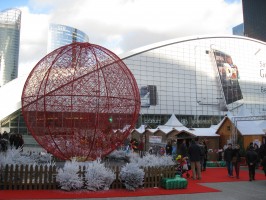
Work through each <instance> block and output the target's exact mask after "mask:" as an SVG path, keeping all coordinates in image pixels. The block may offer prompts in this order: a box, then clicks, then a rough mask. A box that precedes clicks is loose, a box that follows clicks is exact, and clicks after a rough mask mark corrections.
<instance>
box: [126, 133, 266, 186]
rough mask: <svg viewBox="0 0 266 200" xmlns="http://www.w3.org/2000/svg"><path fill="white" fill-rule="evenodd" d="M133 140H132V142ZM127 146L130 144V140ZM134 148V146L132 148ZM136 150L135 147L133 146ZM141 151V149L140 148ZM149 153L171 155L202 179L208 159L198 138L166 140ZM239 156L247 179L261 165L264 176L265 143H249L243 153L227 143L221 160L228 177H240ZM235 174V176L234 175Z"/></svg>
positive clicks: (195, 177)
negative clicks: (245, 170)
mask: <svg viewBox="0 0 266 200" xmlns="http://www.w3.org/2000/svg"><path fill="white" fill-rule="evenodd" d="M134 143H135V142H133V144H134ZM129 146H131V147H132V146H134V145H132V141H131V143H130V145H129ZM132 149H134V148H132ZM135 150H137V147H135ZM141 151H143V150H141ZM148 153H150V154H156V155H161V156H163V155H167V156H172V157H173V159H174V160H175V161H177V162H178V163H179V164H181V163H182V165H184V164H185V165H186V168H187V165H188V166H189V170H190V169H191V172H192V179H198V180H200V179H202V173H203V172H204V171H205V170H206V165H207V161H208V147H207V140H201V141H199V138H194V139H189V140H185V139H184V140H179V141H174V142H173V141H168V142H167V144H166V145H165V146H158V147H150V149H149V150H148ZM241 157H245V158H246V164H247V167H248V170H249V181H253V180H255V171H256V169H258V168H259V167H262V169H263V171H264V174H265V176H266V145H265V144H262V145H260V146H259V145H258V144H257V143H250V145H249V146H248V147H247V149H246V151H245V153H244V154H243V151H241V150H240V146H239V145H238V144H235V145H232V144H231V143H229V144H228V145H227V146H226V147H225V149H224V151H223V158H222V160H224V161H225V163H226V168H227V173H228V176H229V177H236V178H237V179H239V177H240V165H241V163H242V160H241ZM234 174H235V176H234Z"/></svg>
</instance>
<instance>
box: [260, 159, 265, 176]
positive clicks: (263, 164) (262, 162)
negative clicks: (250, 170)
mask: <svg viewBox="0 0 266 200" xmlns="http://www.w3.org/2000/svg"><path fill="white" fill-rule="evenodd" d="M261 166H262V170H263V172H264V175H265V176H266V156H264V157H263V159H262V161H261Z"/></svg>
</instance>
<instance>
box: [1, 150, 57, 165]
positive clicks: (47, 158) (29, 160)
mask: <svg viewBox="0 0 266 200" xmlns="http://www.w3.org/2000/svg"><path fill="white" fill-rule="evenodd" d="M0 160H1V162H0V164H1V165H2V166H4V165H6V164H8V165H11V164H13V165H29V164H31V165H41V164H46V165H55V162H54V161H53V158H52V155H51V154H49V153H45V152H40V153H30V152H23V151H22V148H18V149H15V148H12V149H11V148H9V149H8V150H7V151H6V152H1V153H0Z"/></svg>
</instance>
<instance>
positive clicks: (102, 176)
mask: <svg viewBox="0 0 266 200" xmlns="http://www.w3.org/2000/svg"><path fill="white" fill-rule="evenodd" d="M85 179H86V183H85V187H86V188H87V189H88V190H92V191H96V190H109V188H110V185H111V184H112V182H113V181H114V180H115V174H114V172H113V171H112V170H111V169H109V168H106V167H105V166H104V164H103V163H101V161H100V160H99V159H97V160H95V161H93V162H90V163H88V164H87V166H86V173H85Z"/></svg>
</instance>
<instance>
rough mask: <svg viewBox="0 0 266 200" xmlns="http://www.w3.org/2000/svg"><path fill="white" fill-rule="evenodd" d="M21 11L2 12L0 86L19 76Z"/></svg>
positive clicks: (0, 14)
mask: <svg viewBox="0 0 266 200" xmlns="http://www.w3.org/2000/svg"><path fill="white" fill-rule="evenodd" d="M20 26H21V11H20V10H18V9H7V10H4V11H1V12H0V87H2V86H3V85H5V84H6V83H8V82H9V81H11V80H13V79H15V78H17V76H18V59H19V43H20Z"/></svg>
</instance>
